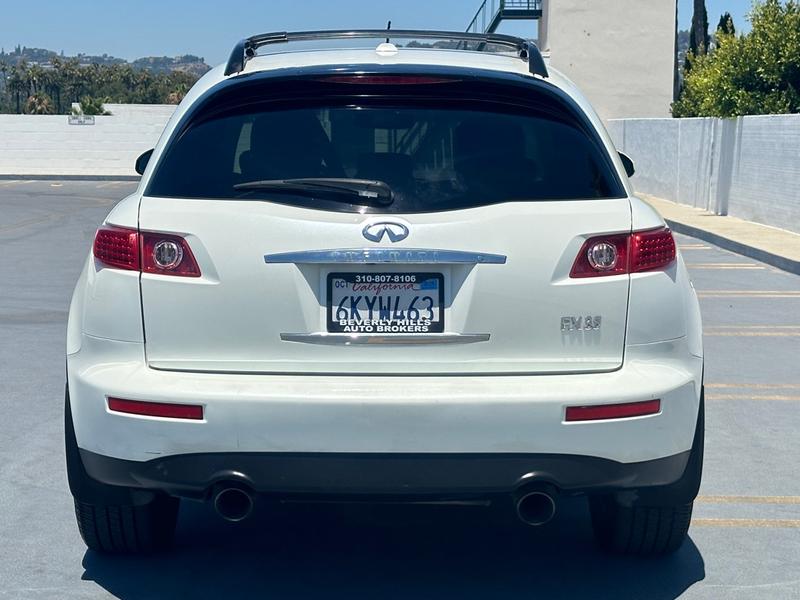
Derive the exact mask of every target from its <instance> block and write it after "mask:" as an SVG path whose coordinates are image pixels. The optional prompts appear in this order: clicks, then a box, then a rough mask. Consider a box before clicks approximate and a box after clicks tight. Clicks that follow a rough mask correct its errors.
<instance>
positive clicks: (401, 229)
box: [361, 221, 408, 242]
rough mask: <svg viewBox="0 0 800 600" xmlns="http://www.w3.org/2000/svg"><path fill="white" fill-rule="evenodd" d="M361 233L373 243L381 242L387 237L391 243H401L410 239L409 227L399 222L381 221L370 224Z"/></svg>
mask: <svg viewBox="0 0 800 600" xmlns="http://www.w3.org/2000/svg"><path fill="white" fill-rule="evenodd" d="M361 233H362V234H363V235H364V237H365V238H367V239H368V240H369V241H371V242H380V241H381V240H383V236H385V235H388V236H389V241H390V242H399V241H400V240H404V239H406V238H407V237H408V227H406V226H405V225H403V224H402V223H398V222H397V221H380V222H378V223H368V224H367V225H366V226H365V227H364V229H363V230H362V231H361Z"/></svg>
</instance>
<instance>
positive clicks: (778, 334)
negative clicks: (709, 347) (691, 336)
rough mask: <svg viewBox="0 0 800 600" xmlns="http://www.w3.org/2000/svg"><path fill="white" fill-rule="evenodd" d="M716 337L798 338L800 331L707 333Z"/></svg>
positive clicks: (706, 332)
mask: <svg viewBox="0 0 800 600" xmlns="http://www.w3.org/2000/svg"><path fill="white" fill-rule="evenodd" d="M703 334H704V335H708V336H714V337H797V336H800V331H705V332H703Z"/></svg>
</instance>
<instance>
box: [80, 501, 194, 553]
mask: <svg viewBox="0 0 800 600" xmlns="http://www.w3.org/2000/svg"><path fill="white" fill-rule="evenodd" d="M178 504H179V501H178V499H177V498H170V497H167V496H159V497H157V498H156V499H154V500H152V501H151V502H149V503H148V504H143V505H140V506H135V505H132V504H129V505H118V506H114V505H109V506H106V505H97V504H87V503H86V502H81V501H79V500H75V518H76V519H77V521H78V530H79V531H80V533H81V537H82V538H83V541H84V543H85V544H86V546H88V547H89V548H90V549H91V550H95V551H97V552H103V553H107V554H137V553H148V552H156V551H158V550H165V549H167V548H169V547H170V546H171V545H172V538H173V536H174V533H175V523H176V522H177V517H178Z"/></svg>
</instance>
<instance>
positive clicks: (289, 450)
mask: <svg viewBox="0 0 800 600" xmlns="http://www.w3.org/2000/svg"><path fill="white" fill-rule="evenodd" d="M67 366H68V369H67V372H68V383H69V390H70V396H71V399H72V400H71V402H72V418H73V421H74V426H75V434H76V439H77V445H78V447H79V448H81V449H82V450H85V451H89V452H91V453H93V454H96V455H101V456H105V457H109V458H116V459H122V460H125V461H133V462H141V463H147V462H149V461H153V460H156V459H160V460H162V462H161V464H162V465H163V466H164V468H167V467H169V466H170V465H173V464H179V463H180V464H183V461H184V460H189V459H183V458H180V456H179V455H181V456H182V455H192V456H197V455H202V456H220V455H222V454H228V453H235V454H237V455H239V456H243V457H246V456H249V455H251V454H256V455H259V456H261V457H263V456H265V455H267V454H272V455H273V456H278V455H281V456H296V455H305V456H306V457H308V455H315V454H326V455H337V456H341V455H347V454H357V455H380V456H387V455H396V456H401V455H434V454H439V455H445V456H447V455H457V454H467V455H472V456H486V457H487V458H486V460H487V461H489V462H488V463H487V464H492V463H491V460H490V459H492V456H494V457H495V458H498V457H504V459H505V458H508V460H509V461H510V463H511V464H513V465H514V468H513V469H509V473H511V471H513V473H511V474H509V475H505V476H504V477H505V478H506V479H504V481H503V482H501V483H502V485H511V484H513V480H514V479H515V478H518V477H520V476H522V475H524V474H525V472H527V471H530V470H535V469H536V468H540V467H538V466H537V464H538V463H536V462H533V463H531V465H529V466H526V464H525V463H524V462H519V461H520V460H523V461H524V460H527V458H526V457H530V456H531V455H534V456H536V457H540V456H548V457H549V456H571V457H585V458H597V459H605V460H607V461H612V462H613V463H622V464H636V463H645V462H649V461H654V460H657V459H663V458H667V457H674V456H676V455H681V454H682V453H685V452H686V451H688V450H689V449H690V448H691V447H692V440H693V436H694V431H695V423H696V420H697V414H698V406H699V398H700V386H701V378H702V359H701V358H697V357H694V356H692V355H691V354H690V353H689V352H688V350H687V346H686V340H685V339H683V338H681V339H677V340H672V341H668V342H662V343H655V344H646V345H641V346H629V347H628V348H627V349H626V358H625V363H624V365H623V367H622V368H620V369H618V370H617V371H614V372H610V373H585V374H569V375H529V376H526V375H514V376H498V375H487V376H348V375H346V374H344V375H336V376H323V375H316V376H298V375H257V374H248V375H241V374H225V373H190V372H168V371H158V370H155V369H151V368H148V367H147V365H146V362H145V357H144V346H143V345H142V344H138V343H129V342H115V341H111V340H105V339H99V338H92V337H89V336H85V335H84V336H83V339H82V343H81V349H80V351H79V352H76V353H74V354H71V355H69V356H68V364H67ZM107 396H114V397H119V398H126V399H131V400H149V401H155V402H180V403H192V404H202V405H203V406H204V411H205V413H204V419H203V420H202V421H182V420H178V419H166V418H153V417H141V416H134V415H126V414H120V413H114V412H111V411H109V410H108V407H107V402H106V398H107ZM653 398H660V399H661V412H659V413H658V414H655V415H649V416H645V417H636V418H627V419H613V420H607V421H594V422H579V423H567V422H565V421H564V413H565V409H566V407H567V406H576V405H579V406H580V405H592V404H604V403H614V402H635V401H641V400H649V399H653ZM176 456H177V457H178V458H176V460H178V463H173V462H171V459H170V460H168V459H169V458H170V457H176ZM519 457H522V458H519ZM345 459H347V457H346V456H345V457H343V458H342V460H343V461H344V463H347V464H349V463H348V461H347V460H345ZM294 460H295V459H292V460H289V461H288V462H289V463H292V462H293V461H294ZM348 460H349V459H348ZM498 460H499V459H498ZM537 460H538V459H537ZM212 462H213V460H212ZM267 462H268V461H267ZM344 463H343V464H344ZM153 464H157V463H153ZM391 464H397V465H400V466H398V467H397V468H399V469H401V470H403V469H412V467H409V466H407V465H410V464H413V461H412V463H407V462H404V461H402V460H399V461H398V462H397V463H394V462H392V461H389V466H391ZM426 464H428V465H430V464H434V465H435V464H444V465H447V464H448V463H447V461H446V459H443V462H441V463H440V462H437V461H428V462H427V463H426ZM552 464H554V463H552V462H549V459H548V461H546V464H545V465H544V467H541V468H545V467H546V468H552V467H551V465H552ZM559 464H564V463H563V461H562V462H561V463H559ZM587 464H592V461H591V460H590V461H588V462H587ZM598 464H599V463H598ZM389 466H387V467H386V468H389ZM414 468H416V467H414ZM425 468H429V467H425ZM503 468H504V467H503ZM603 469H605V467H603ZM446 470H447V469H445V468H443V469H442V471H446ZM488 470H491V469H488ZM501 470H502V469H501ZM611 470H612V471H613V469H611ZM147 472H149V471H146V472H145V473H144V474H143V477H145V478H146V473H147ZM359 472H360V468H359ZM204 477H207V475H203V477H200V480H204V479H203V478H204ZM619 477H622V479H625V478H626V477H627V476H620V475H612V476H610V477H609V479H611V480H615V479H617V478H619ZM508 479H511V481H507V480H508ZM579 479H580V478H579ZM492 485H494V484H492Z"/></svg>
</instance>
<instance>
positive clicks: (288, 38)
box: [225, 29, 548, 77]
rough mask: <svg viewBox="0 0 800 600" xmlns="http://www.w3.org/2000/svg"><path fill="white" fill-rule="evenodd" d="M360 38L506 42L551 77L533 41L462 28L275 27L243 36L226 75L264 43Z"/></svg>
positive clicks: (532, 69)
mask: <svg viewBox="0 0 800 600" xmlns="http://www.w3.org/2000/svg"><path fill="white" fill-rule="evenodd" d="M357 38H386V40H387V41H388V40H389V39H390V38H406V39H435V40H440V41H442V40H449V41H458V42H476V43H477V44H478V45H479V46H480V47H481V48H483V47H484V46H485V45H486V44H495V45H498V46H504V47H506V48H509V49H511V50H513V51H515V52H516V53H517V55H518V56H519V57H520V58H521V59H522V60H524V61H527V63H528V68H529V69H530V72H531V73H533V74H534V75H540V76H541V77H547V76H548V73H547V66H545V64H544V59H543V58H542V54H541V53H540V52H539V48H537V47H536V44H534V43H533V42H531V41H529V40H526V39H523V38H519V37H515V36H513V35H503V34H499V33H464V32H458V31H427V30H424V29H420V30H417V29H391V30H389V29H350V30H347V29H339V30H328V31H292V32H289V31H275V32H272V33H262V34H259V35H254V36H252V37H249V38H246V39H244V40H241V41H240V42H239V43H238V44H236V46H234V48H233V52H231V56H230V58H229V59H228V64H227V65H225V75H233V74H235V73H240V72H242V71H243V70H244V66H245V64H246V63H247V61H248V60H250V59H251V58H253V57H254V56H255V55H256V51H257V50H258V49H259V48H261V47H262V46H269V45H271V44H285V43H288V42H306V41H313V40H348V39H357Z"/></svg>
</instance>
